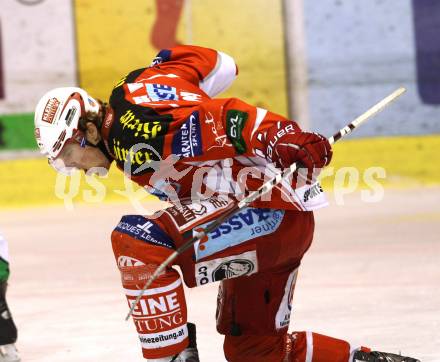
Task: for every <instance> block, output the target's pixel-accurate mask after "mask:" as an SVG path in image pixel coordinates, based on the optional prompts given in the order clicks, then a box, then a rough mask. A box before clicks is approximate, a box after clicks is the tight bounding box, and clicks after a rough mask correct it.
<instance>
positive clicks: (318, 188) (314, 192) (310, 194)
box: [304, 183, 324, 202]
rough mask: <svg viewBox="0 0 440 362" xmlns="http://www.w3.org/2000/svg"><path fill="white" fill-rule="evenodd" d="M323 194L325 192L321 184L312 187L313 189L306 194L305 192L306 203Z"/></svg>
mask: <svg viewBox="0 0 440 362" xmlns="http://www.w3.org/2000/svg"><path fill="white" fill-rule="evenodd" d="M323 192H324V190H323V189H322V187H321V185H320V184H319V183H316V184H314V185H312V187H310V188H309V189H308V190H307V191H306V192H304V202H307V201H309V200H310V199H313V198H314V197H315V196H318V195H319V194H321V193H323Z"/></svg>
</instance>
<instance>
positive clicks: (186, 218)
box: [165, 195, 232, 232]
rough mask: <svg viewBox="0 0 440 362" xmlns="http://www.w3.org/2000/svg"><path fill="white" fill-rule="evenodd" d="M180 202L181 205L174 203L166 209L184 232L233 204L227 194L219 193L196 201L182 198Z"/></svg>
mask: <svg viewBox="0 0 440 362" xmlns="http://www.w3.org/2000/svg"><path fill="white" fill-rule="evenodd" d="M180 203H181V204H180V205H174V206H172V207H169V208H167V209H165V212H166V213H167V214H168V215H169V216H170V217H171V219H172V220H173V222H174V224H175V225H176V227H177V228H178V230H179V231H181V232H183V231H186V230H188V229H190V228H191V227H192V226H193V225H195V224H197V222H199V221H200V220H203V219H204V218H207V217H209V216H214V215H215V214H217V213H218V212H219V211H221V210H224V209H226V208H227V207H228V206H229V205H231V204H232V199H230V198H228V197H227V196H226V195H218V196H213V197H210V198H209V199H206V200H201V201H195V202H193V201H191V200H180Z"/></svg>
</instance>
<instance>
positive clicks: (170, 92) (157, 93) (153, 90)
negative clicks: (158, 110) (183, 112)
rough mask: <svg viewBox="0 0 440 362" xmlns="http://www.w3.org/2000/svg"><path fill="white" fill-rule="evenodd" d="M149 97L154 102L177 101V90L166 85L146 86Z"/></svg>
mask: <svg viewBox="0 0 440 362" xmlns="http://www.w3.org/2000/svg"><path fill="white" fill-rule="evenodd" d="M146 88H147V96H148V98H149V99H150V101H152V102H159V101H177V100H179V97H178V95H177V91H176V88H174V87H171V86H169V85H165V84H146Z"/></svg>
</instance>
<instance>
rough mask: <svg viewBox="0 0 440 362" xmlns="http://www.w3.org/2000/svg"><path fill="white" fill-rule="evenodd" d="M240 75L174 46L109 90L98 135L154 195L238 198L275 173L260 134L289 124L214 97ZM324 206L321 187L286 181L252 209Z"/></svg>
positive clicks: (221, 57) (222, 62)
mask: <svg viewBox="0 0 440 362" xmlns="http://www.w3.org/2000/svg"><path fill="white" fill-rule="evenodd" d="M237 74H238V68H237V66H236V64H235V62H234V60H233V59H232V58H231V57H230V56H228V55H227V54H224V53H222V52H219V51H215V50H213V49H207V48H202V47H196V46H178V47H175V48H172V49H165V50H162V51H160V52H159V53H158V55H157V57H156V58H155V59H154V61H153V63H152V64H151V65H150V66H149V67H147V68H142V69H138V70H135V71H133V72H131V73H129V74H128V75H127V76H126V77H124V78H123V79H121V81H119V83H118V84H116V86H115V88H114V89H113V91H112V94H111V97H110V101H109V107H108V110H107V114H106V117H105V119H104V122H103V126H102V136H103V139H104V142H105V144H106V146H107V149H108V151H109V152H110V154H111V155H112V157H113V158H114V160H115V162H116V164H117V166H118V167H119V168H120V169H122V170H124V172H125V173H126V174H127V176H129V177H130V178H131V179H132V180H133V181H134V182H136V183H138V184H139V185H141V186H145V187H146V189H147V190H148V191H150V192H151V193H154V194H156V195H158V196H168V197H177V198H183V197H189V196H192V197H201V196H200V194H201V193H203V194H205V195H206V194H207V193H209V192H210V191H215V192H219V193H228V194H232V195H235V196H236V197H238V198H240V197H241V196H242V195H244V192H245V190H255V189H257V188H258V187H259V186H260V185H261V184H262V182H264V181H267V180H268V179H270V178H272V177H273V176H274V175H275V172H277V170H276V169H275V168H274V166H273V165H272V164H270V163H269V162H268V161H267V160H266V158H265V155H264V153H263V152H262V150H263V148H264V143H263V142H262V141H263V140H264V134H265V130H267V129H268V128H269V127H272V126H273V125H275V124H276V123H277V122H292V121H290V120H288V119H286V118H285V117H283V116H280V115H278V114H275V113H272V112H270V111H268V110H265V109H262V108H259V107H254V106H252V105H249V104H247V103H245V102H243V101H242V100H240V99H237V98H224V99H213V98H211V97H214V96H216V95H217V94H219V93H220V92H222V91H224V90H225V89H227V88H228V87H229V86H230V85H231V83H232V82H233V81H234V79H235V78H236V76H237ZM325 205H326V200H325V196H324V193H323V191H322V189H321V187H320V185H319V184H317V183H316V184H313V185H305V186H303V187H300V188H296V189H294V188H293V187H292V184H291V181H289V180H287V181H284V182H283V183H282V184H280V185H279V186H278V187H277V188H276V189H274V190H273V191H272V192H271V194H269V195H266V196H264V197H263V198H262V200H258V201H255V202H254V203H253V204H252V206H255V207H271V208H283V209H292V210H313V209H316V208H318V207H322V206H325Z"/></svg>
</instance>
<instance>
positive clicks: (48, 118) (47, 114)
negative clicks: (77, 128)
mask: <svg viewBox="0 0 440 362" xmlns="http://www.w3.org/2000/svg"><path fill="white" fill-rule="evenodd" d="M59 106H60V101H59V100H58V99H56V98H51V99H49V100H48V101H47V103H46V107H44V111H43V117H42V120H43V121H44V122H47V123H50V124H52V123H53V120H54V118H55V114H56V113H57V110H58V107H59Z"/></svg>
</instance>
